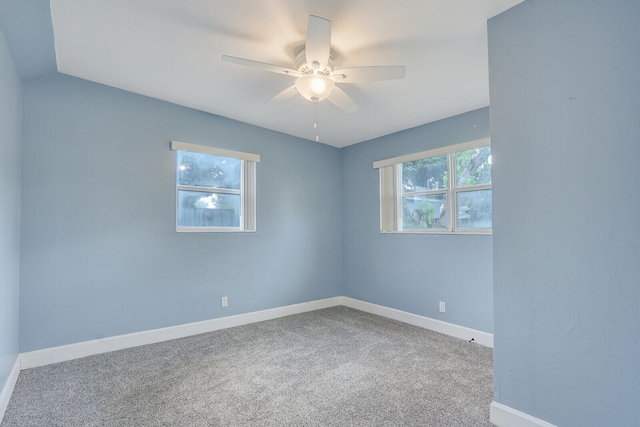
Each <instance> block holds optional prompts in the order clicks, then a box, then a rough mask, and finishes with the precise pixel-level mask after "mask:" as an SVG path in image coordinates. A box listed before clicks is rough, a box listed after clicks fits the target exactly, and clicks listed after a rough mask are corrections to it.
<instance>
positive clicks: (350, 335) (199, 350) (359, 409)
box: [1, 307, 493, 427]
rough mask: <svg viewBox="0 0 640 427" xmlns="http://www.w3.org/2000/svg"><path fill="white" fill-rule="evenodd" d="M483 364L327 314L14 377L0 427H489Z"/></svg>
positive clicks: (461, 348)
mask: <svg viewBox="0 0 640 427" xmlns="http://www.w3.org/2000/svg"><path fill="white" fill-rule="evenodd" d="M492 358H493V354H492V350H491V349H489V348H486V347H482V346H480V345H478V344H475V343H468V342H466V341H464V340H459V339H456V338H452V337H449V336H446V335H442V334H438V333H435V332H431V331H428V330H425V329H421V328H418V327H413V326H410V325H406V324H404V323H400V322H395V321H392V320H389V319H386V318H382V317H379V316H374V315H371V314H367V313H364V312H361V311H358V310H353V309H350V308H346V307H334V308H329V309H326V310H318V311H314V312H310V313H304V314H300V315H295V316H289V317H284V318H280V319H275V320H270V321H267V322H261V323H255V324H251V325H246V326H240V327H236V328H231V329H226V330H222V331H217V332H212V333H207V334H202V335H197V336H193V337H189V338H183V339H179V340H173V341H169V342H165V343H159V344H153V345H147V346H142V347H136V348H132V349H127V350H121V351H116V352H112V353H107V354H101V355H96V356H91V357H86V358H84V359H78V360H72V361H68V362H63V363H58V364H54V365H48V366H43V367H39V368H34V369H28V370H25V371H22V372H21V373H20V376H19V378H18V382H17V384H16V387H15V391H14V393H13V396H12V397H11V401H10V402H9V407H8V408H7V412H6V414H5V416H4V419H3V421H2V424H1V426H2V427H12V426H20V427H28V426H119V427H120V426H490V425H491V423H490V422H489V405H490V403H491V400H492V398H493V367H492V363H493V362H492Z"/></svg>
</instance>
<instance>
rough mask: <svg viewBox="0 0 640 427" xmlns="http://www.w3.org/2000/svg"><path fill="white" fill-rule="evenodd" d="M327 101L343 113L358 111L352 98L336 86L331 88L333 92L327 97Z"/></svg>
mask: <svg viewBox="0 0 640 427" xmlns="http://www.w3.org/2000/svg"><path fill="white" fill-rule="evenodd" d="M327 101H329V102H330V103H332V104H333V105H335V106H336V107H338V108H339V109H341V110H342V111H344V112H345V113H353V112H355V111H358V106H357V105H356V103H355V102H353V99H351V97H350V96H349V95H347V93H346V92H345V91H343V90H342V89H340V88H339V87H338V86H336V87H334V88H333V92H331V95H329V97H328V98H327Z"/></svg>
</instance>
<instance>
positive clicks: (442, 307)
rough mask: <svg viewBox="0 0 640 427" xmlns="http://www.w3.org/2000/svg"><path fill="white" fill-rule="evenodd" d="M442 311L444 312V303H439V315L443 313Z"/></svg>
mask: <svg viewBox="0 0 640 427" xmlns="http://www.w3.org/2000/svg"><path fill="white" fill-rule="evenodd" d="M444 310H445V306H444V301H440V313H444Z"/></svg>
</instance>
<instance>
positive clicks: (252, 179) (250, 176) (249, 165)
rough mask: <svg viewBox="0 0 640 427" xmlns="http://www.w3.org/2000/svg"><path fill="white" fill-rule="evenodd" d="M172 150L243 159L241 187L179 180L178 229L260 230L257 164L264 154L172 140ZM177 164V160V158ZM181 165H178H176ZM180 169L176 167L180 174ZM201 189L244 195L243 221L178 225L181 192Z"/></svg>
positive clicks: (241, 197) (177, 185)
mask: <svg viewBox="0 0 640 427" xmlns="http://www.w3.org/2000/svg"><path fill="white" fill-rule="evenodd" d="M171 150H172V151H189V152H192V153H200V154H210V155H213V156H220V157H230V158H234V159H239V160H240V189H239V190H236V189H224V188H215V189H213V188H207V187H198V186H188V185H179V184H178V183H177V180H176V203H175V206H176V231H177V232H179V233H185V232H186V233H190V232H195V233H212V232H214V233H216V232H217V233H219V232H223V233H224V232H227V233H228V232H255V231H256V163H259V162H260V155H258V154H251V153H243V152H241V151H232V150H225V149H222V148H215V147H209V146H205V145H196V144H189V143H186V142H180V141H171ZM174 164H176V161H174ZM176 168H177V165H176ZM177 173H178V171H177V170H176V174H177ZM179 190H187V191H200V192H212V193H224V194H239V195H240V224H239V226H237V227H213V226H211V227H202V226H180V225H178V191H179Z"/></svg>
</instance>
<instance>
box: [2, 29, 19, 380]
mask: <svg viewBox="0 0 640 427" xmlns="http://www.w3.org/2000/svg"><path fill="white" fill-rule="evenodd" d="M21 144H22V85H21V84H20V80H19V78H18V74H17V72H16V69H15V66H14V63H13V60H12V58H11V55H10V53H9V49H8V45H7V42H6V39H5V36H4V32H3V30H2V28H0V391H1V390H2V388H3V387H4V385H5V383H6V381H7V378H8V376H9V373H10V372H11V368H12V367H13V364H14V362H15V360H16V357H17V355H18V306H19V303H18V301H19V295H20V292H19V271H20V148H21Z"/></svg>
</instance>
